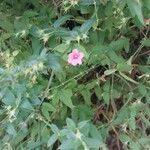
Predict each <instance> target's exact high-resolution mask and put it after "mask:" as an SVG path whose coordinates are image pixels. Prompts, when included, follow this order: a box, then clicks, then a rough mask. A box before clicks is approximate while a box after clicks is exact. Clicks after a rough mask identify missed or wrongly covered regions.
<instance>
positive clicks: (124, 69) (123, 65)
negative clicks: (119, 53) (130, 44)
mask: <svg viewBox="0 0 150 150" xmlns="http://www.w3.org/2000/svg"><path fill="white" fill-rule="evenodd" d="M117 70H118V71H121V72H130V71H131V70H132V67H131V66H130V65H128V64H126V63H119V64H117Z"/></svg>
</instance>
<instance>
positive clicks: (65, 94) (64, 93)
mask: <svg viewBox="0 0 150 150" xmlns="http://www.w3.org/2000/svg"><path fill="white" fill-rule="evenodd" d="M72 95H73V94H72V91H71V90H70V89H62V90H60V91H59V99H60V101H61V102H63V103H64V104H65V105H66V106H68V107H69V108H71V109H73V108H74V105H73V104H72V100H71V97H72Z"/></svg>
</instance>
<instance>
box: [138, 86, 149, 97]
mask: <svg viewBox="0 0 150 150" xmlns="http://www.w3.org/2000/svg"><path fill="white" fill-rule="evenodd" d="M138 90H139V93H140V94H141V95H142V96H145V95H146V94H147V90H146V87H145V86H144V85H143V84H139V86H138Z"/></svg>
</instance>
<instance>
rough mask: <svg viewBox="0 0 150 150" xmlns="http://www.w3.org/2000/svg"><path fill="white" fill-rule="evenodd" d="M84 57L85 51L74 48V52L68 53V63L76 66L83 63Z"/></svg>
mask: <svg viewBox="0 0 150 150" xmlns="http://www.w3.org/2000/svg"><path fill="white" fill-rule="evenodd" d="M83 58H84V53H82V52H80V51H78V50H77V49H73V50H72V52H71V53H70V54H69V55H68V63H69V64H71V65H73V66H76V65H77V64H79V65H81V64H82V61H83Z"/></svg>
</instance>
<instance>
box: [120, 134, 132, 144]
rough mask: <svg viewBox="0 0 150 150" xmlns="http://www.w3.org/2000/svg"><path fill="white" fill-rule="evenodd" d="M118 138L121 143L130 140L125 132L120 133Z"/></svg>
mask: <svg viewBox="0 0 150 150" xmlns="http://www.w3.org/2000/svg"><path fill="white" fill-rule="evenodd" d="M119 138H120V140H121V142H122V143H127V142H130V141H131V138H130V137H129V136H128V135H127V134H124V133H122V134H120V135H119Z"/></svg>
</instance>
